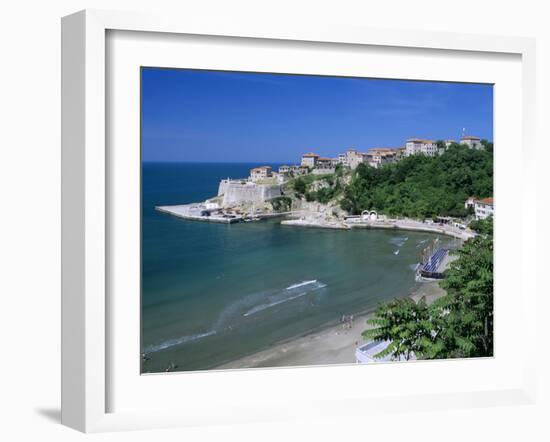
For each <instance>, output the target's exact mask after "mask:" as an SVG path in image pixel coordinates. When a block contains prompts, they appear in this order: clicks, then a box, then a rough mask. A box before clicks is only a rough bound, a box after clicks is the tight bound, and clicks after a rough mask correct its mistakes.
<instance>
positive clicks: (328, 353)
mask: <svg viewBox="0 0 550 442" xmlns="http://www.w3.org/2000/svg"><path fill="white" fill-rule="evenodd" d="M443 295H445V291H444V290H443V289H442V288H441V287H439V283H438V282H423V283H420V284H419V286H417V287H416V288H415V289H414V291H413V293H410V294H409V295H408V297H410V298H412V299H413V300H414V301H416V302H418V300H419V299H420V298H422V297H423V296H425V297H426V301H427V302H428V303H431V302H433V301H434V300H436V299H438V298H440V297H441V296H443ZM373 314H374V308H373V309H371V310H369V311H365V312H362V313H359V314H354V320H353V324H352V326H351V328H344V327H343V325H342V324H336V325H328V326H326V327H323V328H321V329H318V330H314V331H311V332H309V333H307V334H305V335H301V336H297V337H295V338H291V339H288V340H286V341H283V342H279V343H276V344H274V345H273V346H271V347H270V348H268V349H266V350H262V351H259V352H256V353H253V354H250V355H247V356H243V357H241V358H239V359H236V360H234V361H230V362H227V363H224V364H222V365H219V366H216V367H213V369H214V370H230V369H237V368H267V367H289V366H305V365H331V364H353V363H355V349H356V347H357V346H358V345H360V344H362V343H365V342H366V341H364V340H363V337H362V336H361V333H362V332H363V331H364V330H366V329H367V328H369V326H368V325H367V324H366V321H367V319H369V318H371V317H372V316H373Z"/></svg>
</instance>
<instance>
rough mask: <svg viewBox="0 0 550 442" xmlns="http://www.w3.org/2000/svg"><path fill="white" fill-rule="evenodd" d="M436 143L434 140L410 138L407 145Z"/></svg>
mask: <svg viewBox="0 0 550 442" xmlns="http://www.w3.org/2000/svg"><path fill="white" fill-rule="evenodd" d="M409 142H411V143H434V140H423V139H422V138H409V139H408V140H407V143H409Z"/></svg>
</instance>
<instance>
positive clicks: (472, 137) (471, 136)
mask: <svg viewBox="0 0 550 442" xmlns="http://www.w3.org/2000/svg"><path fill="white" fill-rule="evenodd" d="M462 139H463V140H481V138H479V137H476V136H474V135H467V136H464V137H462Z"/></svg>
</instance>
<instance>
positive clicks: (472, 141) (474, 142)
mask: <svg viewBox="0 0 550 442" xmlns="http://www.w3.org/2000/svg"><path fill="white" fill-rule="evenodd" d="M460 144H465V145H467V146H468V147H469V148H470V149H481V148H482V147H483V144H481V139H480V138H479V137H475V136H472V135H467V136H464V137H462V138H461V139H460Z"/></svg>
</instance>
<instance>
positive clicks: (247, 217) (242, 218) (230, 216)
mask: <svg viewBox="0 0 550 442" xmlns="http://www.w3.org/2000/svg"><path fill="white" fill-rule="evenodd" d="M155 210H157V211H159V212H163V213H167V214H169V215H173V216H177V217H178V218H183V219H187V220H190V221H203V222H210V223H221V224H234V223H240V222H249V221H260V220H262V219H269V218H278V217H282V216H293V215H294V216H297V213H295V212H270V213H260V212H257V213H250V214H243V213H237V212H234V211H232V210H228V209H222V208H216V209H208V208H207V207H206V206H205V205H204V204H202V203H193V204H180V205H177V206H156V207H155Z"/></svg>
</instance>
